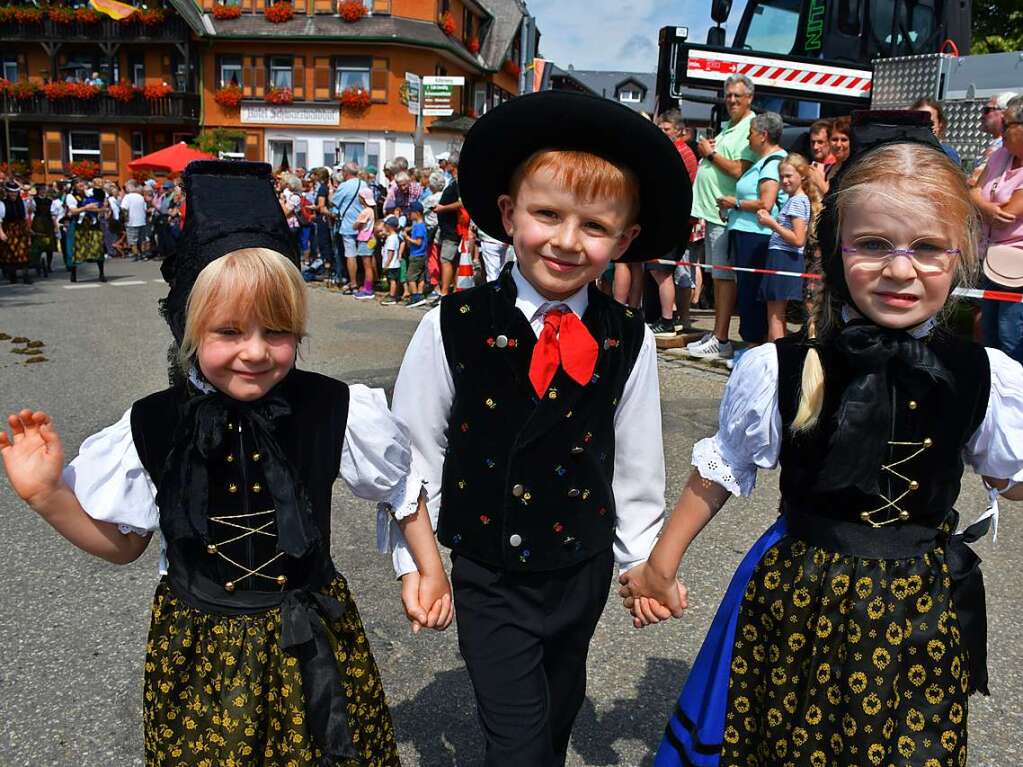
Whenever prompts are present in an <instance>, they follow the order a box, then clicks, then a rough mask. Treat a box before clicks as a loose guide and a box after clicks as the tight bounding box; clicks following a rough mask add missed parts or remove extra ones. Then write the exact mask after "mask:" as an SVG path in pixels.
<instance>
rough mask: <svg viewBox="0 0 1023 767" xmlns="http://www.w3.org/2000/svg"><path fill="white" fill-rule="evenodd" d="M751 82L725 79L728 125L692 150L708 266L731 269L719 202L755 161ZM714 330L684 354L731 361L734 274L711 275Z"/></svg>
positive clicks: (695, 197)
mask: <svg viewBox="0 0 1023 767" xmlns="http://www.w3.org/2000/svg"><path fill="white" fill-rule="evenodd" d="M752 104H753V81H752V80H750V79H749V78H748V77H746V75H732V76H731V77H729V78H728V79H727V80H725V108H726V109H727V110H728V121H727V122H725V123H723V124H722V126H721V132H720V133H719V134H718V135H717V137H716V138H713V139H710V138H702V139H700V141H699V143H698V144H697V145H696V148H697V151H698V152H699V154H700V156H701V157H702V158H703V159H702V160H701V161H700V166H699V169H698V170H697V171H696V183H695V184H694V186H693V216H694V217H696V218H702V219H704V220H705V221H706V224H707V235H706V238H705V240H704V243H705V253H706V260H707V263H709V264H711V265H712V266H734V265H735V263H734V261H733V257H732V253H731V249H730V247H729V238H728V235H727V233H726V230H725V224H726V222H725V221H723V220H722V219H721V214H720V212H719V211H718V202H717V201H718V198H719V197H726V196H734V195H735V182H736V181H737V180H738V178H739V177H740V176H742V174H743V173H745V172H746V170H747V169H748V168H749V167H750V166H751V165H752V164H753V163H754V162H756V160H757V159H758V158H757V156H756V155H755V154H754V153H753V151H752V150H751V149H750V146H749V126H750V121H751V120H752V119H753V110H752V108H751V107H752ZM711 276H712V277H713V280H714V331H713V332H712V333H708V334H707V335H705V336H704V337H703V338H701V339H700V340H699V341H696V342H694V343H692V344H689V346H688V347H687V351H688V352H689V353H690V354H691V355H692V356H695V357H705V358H711V357H721V358H723V359H729V358H731V356H732V353H733V350H732V344H731V342H730V341H729V340H728V325H729V322H730V321H731V319H732V311H733V310H734V309H735V297H736V291H735V273H734V272H730V271H725V270H714V271H713V272H712V273H711Z"/></svg>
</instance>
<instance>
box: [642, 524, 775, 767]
mask: <svg viewBox="0 0 1023 767" xmlns="http://www.w3.org/2000/svg"><path fill="white" fill-rule="evenodd" d="M787 532H788V531H787V528H786V525H785V519H784V517H779V518H778V521H777V522H775V523H774V524H773V525H771V527H770V528H768V530H767V532H765V533H764V534H763V535H762V536H761V537H760V540H758V541H757V542H756V543H755V544H753V548H751V549H750V550H749V552H748V553H747V554H746V556H745V558H744V559H743V560H742V562H741V563H740V564H739V569H738V570H736V572H735V575H734V576H732V582H731V584H729V586H728V591H726V592H725V597H724V599H723V600H722V602H721V606H720V607H719V608H718V612H717V615H715V616H714V622H713V623H711V625H710V631H709V632H708V633H707V638H706V639H705V640H703V647H701V648H700V652H699V654H698V655H697V656H696V661H695V662H694V663H693V667H692V670H691V671H690V672H689V676H688V678H687V679H686V683H685V686H684V687H683V688H682V694H681V695H680V696H679V699H678V703H677V704H676V706H675V713H674V714H672V717H671V719H670V720H669V721H668V726H667V727H666V728H665V731H664V739H663V740H662V741H661V745H660V748H658V749H657V756H656V757H655V758H654V767H718V764H719V762H720V759H721V744H722V739H723V733H724V729H725V708H726V706H727V704H728V680H729V675H730V673H731V666H732V645H733V639H734V636H735V626H736V623H737V622H738V619H739V608H740V607H741V606H742V600H743V595H744V594H745V592H746V586H747V584H748V583H749V581H750V578H752V577H753V571H754V570H755V569H756V567H757V565H758V564H759V563H760V560H761V559H762V558H763V556H764V554H765V552H767V550H768V549H770V548H771V547H772V546H774V545H775V544H776V543H777V542H778V541H779V540H781V539H782V538H783V537H784V536H785V535H786V534H787Z"/></svg>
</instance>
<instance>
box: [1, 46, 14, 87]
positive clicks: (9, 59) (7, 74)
mask: <svg viewBox="0 0 1023 767" xmlns="http://www.w3.org/2000/svg"><path fill="white" fill-rule="evenodd" d="M0 66H2V67H3V72H2V73H0V77H2V78H3V79H4V80H9V81H11V82H12V83H15V82H17V81H18V57H17V56H16V55H14V54H10V53H7V54H4V57H3V59H2V60H0Z"/></svg>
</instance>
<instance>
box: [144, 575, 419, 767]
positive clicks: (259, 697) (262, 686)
mask: <svg viewBox="0 0 1023 767" xmlns="http://www.w3.org/2000/svg"><path fill="white" fill-rule="evenodd" d="M327 593H329V594H330V595H331V596H333V597H334V598H335V599H337V600H338V602H340V603H341V604H342V605H343V606H344V608H345V612H344V615H343V616H342V618H341V619H340V620H338V621H336V622H330V623H329V624H328V627H329V629H330V633H331V634H332V640H331V644H332V645H333V646H334V648H335V651H334V654H335V657H336V658H337V663H338V669H339V670H340V673H341V678H342V680H343V681H344V685H345V694H346V697H347V700H348V725H349V729H350V730H351V733H352V741H353V743H354V745H355V749H356V751H357V752H358V753H359V754H360V755H361V757H362V759H360V760H358V761H354V760H346V761H344V762H341V763H339V764H338V765H330V767H355V765H359V767H392V766H394V767H396V766H397V765H398V764H399V761H398V750H397V744H396V742H395V737H394V727H393V725H392V724H391V715H390V712H389V711H388V709H387V704H386V703H385V701H384V691H383V687H382V686H381V683H380V674H379V672H378V670H377V666H376V663H375V661H374V660H373V655H372V653H371V652H370V648H369V642H368V641H367V639H366V634H365V632H364V630H363V627H362V620H361V619H360V617H359V613H358V610H357V609H356V607H355V602H354V600H353V599H352V597H351V594H350V593H349V591H348V585H347V583H346V582H345V580H344V579H343V578H342V577H341V576H337V577H336V578H335V579H334V581H333V582H332V583H331V584H330V586H329V587H328V589H327ZM280 637H281V613H280V610H279V609H273V610H268V611H267V612H264V613H258V614H254V615H242V616H225V615H217V614H212V613H207V612H204V611H201V610H196V609H193V608H192V607H190V606H188V605H187V604H186V603H184V602H183V601H182V600H180V599H179V598H178V597H177V596H176V595H175V594H174V591H173V589H172V588H171V587H170V586H169V585H168V583H167V582H166V580H165V581H163V582H161V583H160V585H159V587H158V588H157V591H156V596H155V598H154V600H153V612H152V620H151V623H150V629H149V641H148V644H147V646H146V664H145V683H144V689H143V695H144V698H143V724H144V730H145V732H144V738H145V754H146V765H147V767H250V765H252V766H254V765H259V767H306V765H316V767H321V765H322V761H321V759H320V757H321V755H320V752H319V749H317V748H316V744H315V743H314V742H312V740H311V736H310V732H309V729H308V727H307V725H306V711H305V700H304V696H303V693H302V677H301V674H300V672H299V665H298V660H297V658H296V657H295V656H293V655H291V654H289V653H287V652H285V651H283V650H282V649H281V648H280ZM322 767H326V766H325V765H322Z"/></svg>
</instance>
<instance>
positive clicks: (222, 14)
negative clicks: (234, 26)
mask: <svg viewBox="0 0 1023 767" xmlns="http://www.w3.org/2000/svg"><path fill="white" fill-rule="evenodd" d="M241 15H242V7H241V6H240V5H224V4H223V3H217V4H216V5H214V6H213V18H215V19H217V20H218V21H225V20H227V19H237V18H238V17H240V16H241Z"/></svg>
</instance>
